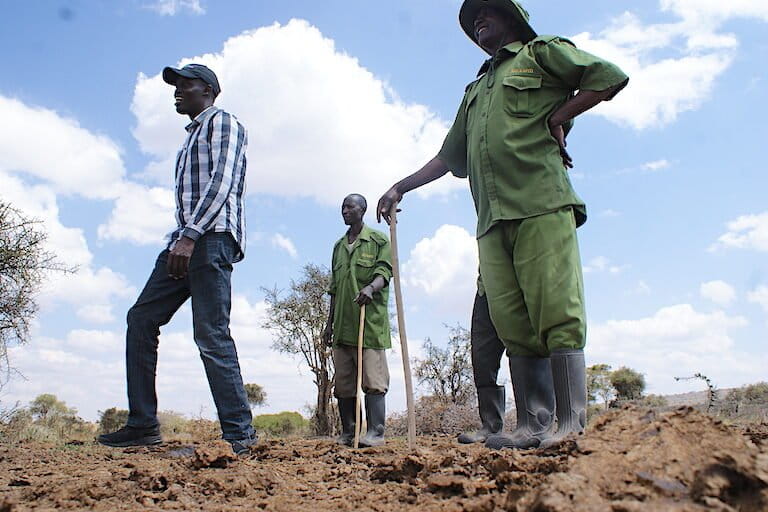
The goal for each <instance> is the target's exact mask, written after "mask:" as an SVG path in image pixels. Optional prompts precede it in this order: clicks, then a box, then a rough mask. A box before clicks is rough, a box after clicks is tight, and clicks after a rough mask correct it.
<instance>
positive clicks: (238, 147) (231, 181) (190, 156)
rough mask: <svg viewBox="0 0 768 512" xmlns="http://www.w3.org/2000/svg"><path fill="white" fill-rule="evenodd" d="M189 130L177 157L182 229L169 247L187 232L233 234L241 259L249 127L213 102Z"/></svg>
mask: <svg viewBox="0 0 768 512" xmlns="http://www.w3.org/2000/svg"><path fill="white" fill-rule="evenodd" d="M186 130H187V139H186V141H185V142H184V145H183V146H182V147H181V150H180V151H179V154H178V155H177V156H176V190H175V192H176V193H175V196H176V229H174V230H173V231H172V232H171V233H169V234H168V238H169V242H168V248H169V249H170V248H171V247H173V244H174V243H175V242H176V241H177V240H179V239H180V238H181V237H182V236H186V237H189V238H191V239H192V240H197V239H198V238H200V236H201V235H203V234H205V233H206V232H209V231H215V232H217V233H231V234H232V236H233V237H234V238H235V241H236V242H237V244H238V246H239V248H240V251H239V254H238V256H237V258H236V260H235V261H239V260H241V259H243V257H244V256H245V167H246V159H245V149H246V147H247V146H248V135H247V133H246V131H245V127H244V126H243V125H242V124H240V123H239V122H238V120H237V119H236V118H235V116H233V115H232V114H229V113H227V112H225V111H223V110H221V109H220V108H217V107H215V106H210V107H208V108H207V109H205V110H203V111H202V112H200V114H198V115H197V117H195V119H194V121H192V122H191V123H189V124H188V125H187V126H186Z"/></svg>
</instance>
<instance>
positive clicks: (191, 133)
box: [98, 64, 256, 454]
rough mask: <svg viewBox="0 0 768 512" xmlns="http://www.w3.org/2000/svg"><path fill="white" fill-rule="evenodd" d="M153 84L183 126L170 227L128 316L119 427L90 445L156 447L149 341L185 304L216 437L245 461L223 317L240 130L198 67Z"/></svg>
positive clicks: (243, 402) (241, 180) (240, 396)
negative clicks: (170, 89) (164, 91)
mask: <svg viewBox="0 0 768 512" xmlns="http://www.w3.org/2000/svg"><path fill="white" fill-rule="evenodd" d="M163 79H164V80H165V81H166V82H167V83H169V84H171V85H174V86H175V92H174V98H175V104H176V112H178V113H179V114H182V115H187V116H189V118H190V119H191V120H192V122H191V123H189V124H188V125H187V126H186V131H187V137H186V140H185V142H184V145H183V146H182V148H181V150H180V151H179V153H178V155H177V157H176V170H175V173H176V174H175V175H176V188H175V196H176V229H175V230H174V231H172V232H171V233H170V234H169V236H168V238H169V241H168V246H167V248H166V249H165V250H164V251H163V252H161V253H160V256H158V258H157V261H156V263H155V268H154V270H153V272H152V274H151V275H150V277H149V280H148V281H147V284H146V285H145V286H144V290H143V291H142V292H141V295H139V298H138V300H137V301H136V304H135V305H134V306H133V307H132V308H131V309H130V311H129V312H128V331H127V334H126V366H127V376H128V403H129V408H130V412H129V416H128V422H127V424H126V426H125V427H123V428H121V429H120V430H118V431H117V432H113V433H111V434H103V435H101V436H99V438H98V440H99V442H100V443H102V444H105V445H108V446H118V447H124V446H141V445H150V444H157V443H160V442H161V437H160V430H159V424H158V420H157V394H156V391H155V371H156V369H157V346H158V335H159V334H160V327H161V326H163V325H165V324H167V323H168V322H169V321H170V320H171V317H172V316H173V314H174V313H175V312H176V311H177V310H178V309H179V307H181V305H182V304H184V302H186V300H187V299H188V298H190V297H192V317H193V324H194V337H195V342H196V343H197V346H198V349H199V350H200V357H201V359H202V360H203V364H204V366H205V372H206V375H207V376H208V383H209V385H210V387H211V392H212V394H213V400H214V402H215V403H216V409H217V411H218V415H219V421H220V422H221V429H222V431H223V437H224V439H226V440H227V441H229V442H230V443H231V444H232V448H233V450H234V451H235V452H236V453H238V454H240V453H245V452H247V451H248V447H249V446H251V445H253V444H254V443H255V442H256V435H255V433H254V430H253V427H252V426H251V419H252V418H251V410H250V407H249V405H248V400H247V397H246V393H245V389H244V386H243V379H242V376H241V374H240V365H239V363H238V359H237V351H236V349H235V342H234V340H233V339H232V337H231V336H230V332H229V314H230V308H231V274H232V264H233V263H235V262H238V261H240V260H241V259H243V257H244V255H245V212H244V195H245V168H246V158H245V150H246V146H247V136H246V131H245V128H244V127H243V125H241V124H240V123H239V122H238V121H237V119H235V117H234V116H233V115H231V114H229V113H227V112H225V111H223V110H221V109H219V108H217V107H216V106H214V104H213V103H214V101H215V99H216V96H218V94H219V92H221V88H220V86H219V81H218V79H217V78H216V75H215V74H214V73H213V71H211V70H210V69H208V68H207V67H205V66H203V65H200V64H189V65H186V66H184V67H183V68H181V69H176V68H171V67H167V68H165V69H164V70H163Z"/></svg>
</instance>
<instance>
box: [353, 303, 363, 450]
mask: <svg viewBox="0 0 768 512" xmlns="http://www.w3.org/2000/svg"><path fill="white" fill-rule="evenodd" d="M364 332H365V304H363V305H362V306H360V327H358V329H357V387H356V388H355V444H354V447H355V449H357V448H358V445H359V444H360V429H361V428H362V424H361V421H360V405H361V404H360V402H361V400H360V397H361V395H362V391H361V390H362V387H363V333H364Z"/></svg>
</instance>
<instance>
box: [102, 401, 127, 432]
mask: <svg viewBox="0 0 768 512" xmlns="http://www.w3.org/2000/svg"><path fill="white" fill-rule="evenodd" d="M127 422H128V411H127V410H125V409H118V408H117V407H110V408H109V409H107V410H106V411H103V412H102V411H99V431H100V432H101V433H102V434H108V433H110V432H114V431H115V430H117V429H119V428H122V427H123V426H124V425H125V424H126V423H127Z"/></svg>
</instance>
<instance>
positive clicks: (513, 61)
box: [377, 0, 628, 448]
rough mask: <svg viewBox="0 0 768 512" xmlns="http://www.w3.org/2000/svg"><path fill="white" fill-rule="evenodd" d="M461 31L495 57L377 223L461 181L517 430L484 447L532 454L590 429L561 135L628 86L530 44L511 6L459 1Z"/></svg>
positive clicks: (571, 207)
mask: <svg viewBox="0 0 768 512" xmlns="http://www.w3.org/2000/svg"><path fill="white" fill-rule="evenodd" d="M459 22H460V24H461V27H462V29H463V30H464V32H465V33H466V34H467V35H468V36H469V37H470V39H472V41H474V42H475V43H476V44H478V45H479V46H480V47H481V48H482V49H483V50H485V52H486V53H488V54H489V55H490V56H491V58H490V59H488V60H487V61H486V62H485V63H484V64H483V66H482V68H481V69H480V73H479V77H478V78H477V80H475V81H474V82H472V83H471V84H470V85H469V86H468V87H467V88H466V91H465V94H464V98H463V100H462V102H461V105H460V107H459V111H458V113H457V114H456V120H455V121H454V123H453V126H452V127H451V129H450V131H449V132H448V135H447V136H446V138H445V141H444V142H443V147H442V148H441V149H440V152H439V153H438V155H437V156H436V157H435V158H433V159H432V160H430V161H429V162H428V163H427V164H426V165H425V166H424V167H422V168H421V169H420V170H419V171H417V172H415V173H414V174H412V175H410V176H408V177H407V178H405V179H403V180H401V181H400V182H398V183H396V184H395V185H394V186H392V188H390V190H389V191H387V193H386V194H385V195H384V196H382V198H381V199H380V200H379V205H378V209H377V216H379V215H383V216H384V218H385V220H389V218H388V216H389V212H390V210H391V207H392V205H393V204H394V203H396V202H398V201H400V199H401V198H402V196H403V194H405V193H406V192H408V191H410V190H413V189H415V188H417V187H420V186H422V185H424V184H426V183H429V182H431V181H433V180H435V179H437V178H439V177H441V176H443V175H444V174H446V173H447V172H448V171H449V170H450V171H451V172H452V173H453V174H454V175H456V176H458V177H468V178H469V183H470V187H471V190H472V197H473V199H474V202H475V208H476V210H477V217H478V219H477V242H478V249H479V255H480V273H481V274H482V277H483V282H484V284H485V290H486V294H487V296H488V305H489V309H490V313H491V319H492V320H493V324H494V326H495V327H496V330H497V332H498V334H499V337H500V338H501V340H502V341H503V342H504V344H505V345H506V348H507V354H508V355H509V359H510V371H511V373H512V385H513V390H514V394H515V402H516V409H517V427H516V428H515V430H514V431H513V432H512V433H511V434H508V435H504V434H502V435H496V436H490V437H489V438H488V440H487V441H486V446H489V447H492V448H502V447H512V448H533V447H537V446H542V445H548V444H552V443H554V442H557V441H558V440H559V439H562V437H563V436H565V435H567V434H569V433H572V432H583V430H584V426H585V422H586V378H585V367H584V351H583V348H584V344H585V340H586V319H585V313H584V298H583V285H582V275H581V263H580V260H579V251H578V245H577V240H576V227H577V226H580V225H581V224H583V223H584V222H585V221H586V209H585V206H584V203H583V202H582V201H581V199H579V197H578V196H577V195H576V193H575V192H574V190H573V188H572V186H571V183H570V180H569V178H568V174H567V170H566V168H567V167H572V162H571V158H570V156H569V155H568V153H567V151H566V150H565V135H566V132H567V130H568V128H570V124H571V120H572V119H573V118H574V117H575V116H577V115H579V114H581V113H582V112H584V111H586V110H588V109H590V108H592V107H593V106H595V105H597V104H598V103H600V102H601V101H604V100H610V99H611V98H613V96H614V95H615V94H616V93H617V92H618V91H619V90H621V89H622V88H623V87H624V86H625V85H626V84H627V81H628V78H627V77H626V75H625V74H624V73H623V72H622V71H621V70H620V69H619V68H618V67H616V66H615V65H613V64H611V63H610V62H606V61H605V60H602V59H600V58H598V57H595V56H594V55H591V54H589V53H586V52H584V51H581V50H579V49H577V48H576V47H575V46H574V45H573V43H571V42H570V41H568V40H567V39H563V38H560V37H555V36H537V35H536V33H535V32H534V30H533V29H532V28H531V26H530V25H529V24H528V13H527V12H526V11H525V10H524V9H523V7H522V6H521V5H520V4H519V3H518V2H516V1H515V0H465V1H464V3H463V4H462V6H461V10H460V12H459ZM576 91H578V93H576ZM555 403H556V404H557V410H556V411H555ZM555 414H556V415H557V430H556V431H555V422H554V416H555Z"/></svg>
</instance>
